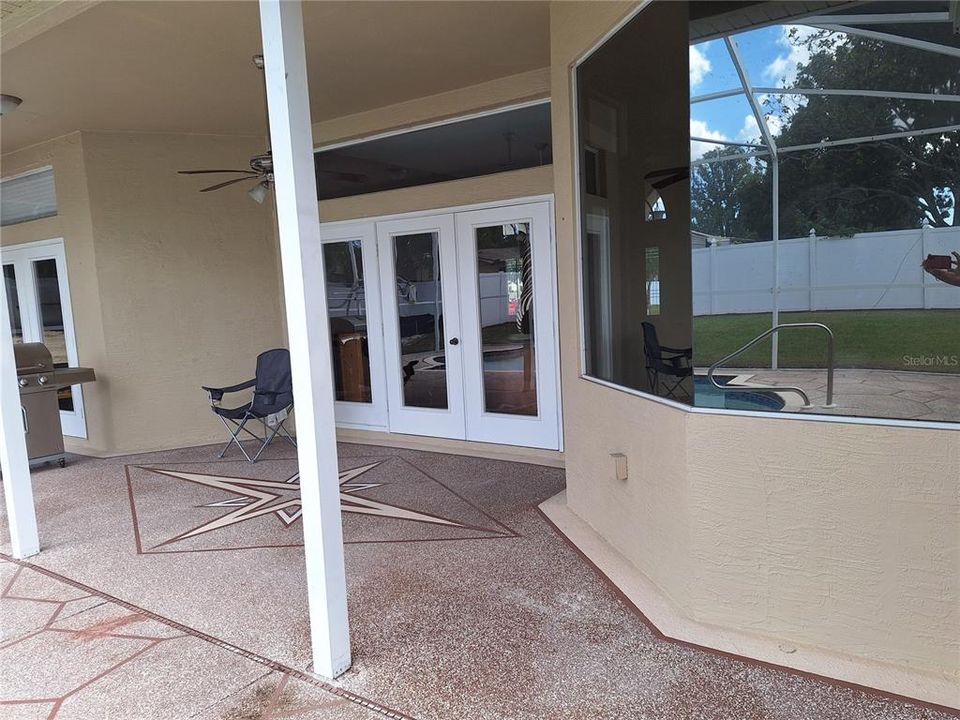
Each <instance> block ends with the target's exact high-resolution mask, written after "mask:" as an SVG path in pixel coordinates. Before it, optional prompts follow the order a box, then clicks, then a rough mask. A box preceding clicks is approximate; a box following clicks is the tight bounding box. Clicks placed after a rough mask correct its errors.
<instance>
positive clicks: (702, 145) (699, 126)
mask: <svg viewBox="0 0 960 720" xmlns="http://www.w3.org/2000/svg"><path fill="white" fill-rule="evenodd" d="M690 135H692V136H696V137H702V138H707V139H710V140H727V139H728V138H727V136H726V135H724V134H723V133H722V132H720V131H719V130H711V129H710V126H709V125H707V123H706V122H705V121H704V120H694V119H693V118H690ZM718 147H722V146H721V145H716V144H714V143H707V142H701V141H699V140H691V141H690V159H691V160H696V159H697V158H700V157H703V154H704V153H706V152H708V151H710V150H716V149H717V148H718Z"/></svg>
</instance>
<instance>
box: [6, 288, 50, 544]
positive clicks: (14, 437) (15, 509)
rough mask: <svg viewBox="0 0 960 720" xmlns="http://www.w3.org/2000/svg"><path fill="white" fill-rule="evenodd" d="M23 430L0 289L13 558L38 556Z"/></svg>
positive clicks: (8, 488) (7, 495) (11, 339)
mask: <svg viewBox="0 0 960 720" xmlns="http://www.w3.org/2000/svg"><path fill="white" fill-rule="evenodd" d="M23 430H24V428H23V414H22V411H21V409H20V393H19V391H18V389H17V363H16V360H15V359H14V357H13V333H12V332H11V330H10V310H9V308H8V307H7V291H6V288H0V472H2V474H3V497H4V502H5V503H6V508H7V523H8V524H9V526H10V549H11V552H12V553H13V556H14V557H15V558H26V557H30V556H31V555H36V554H37V553H38V552H40V536H39V535H38V534H37V513H36V510H35V508H34V506H33V483H32V482H31V480H30V462H29V461H28V460H27V443H26V440H25V438H24V435H23Z"/></svg>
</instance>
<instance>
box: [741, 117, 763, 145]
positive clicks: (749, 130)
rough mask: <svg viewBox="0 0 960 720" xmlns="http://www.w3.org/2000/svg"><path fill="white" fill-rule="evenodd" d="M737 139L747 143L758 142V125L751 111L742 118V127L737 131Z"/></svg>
mask: <svg viewBox="0 0 960 720" xmlns="http://www.w3.org/2000/svg"><path fill="white" fill-rule="evenodd" d="M737 140H738V141H740V142H748V143H759V142H760V126H759V125H757V118H756V117H754V115H753V114H752V113H751V114H750V115H746V116H745V117H744V118H743V127H742V128H740V132H738V133H737Z"/></svg>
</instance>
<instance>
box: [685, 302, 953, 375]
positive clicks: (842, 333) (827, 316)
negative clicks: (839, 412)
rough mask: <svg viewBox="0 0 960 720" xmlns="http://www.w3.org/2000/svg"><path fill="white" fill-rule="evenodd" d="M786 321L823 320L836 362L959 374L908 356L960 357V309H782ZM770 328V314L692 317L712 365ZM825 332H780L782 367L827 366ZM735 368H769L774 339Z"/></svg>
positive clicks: (697, 359)
mask: <svg viewBox="0 0 960 720" xmlns="http://www.w3.org/2000/svg"><path fill="white" fill-rule="evenodd" d="M780 322H781V323H790V322H819V323H823V324H824V325H826V326H828V327H829V328H830V329H831V330H833V334H834V335H835V336H836V355H837V357H836V366H837V367H840V368H876V369H883V370H924V371H927V372H945V373H960V366H958V365H956V364H954V365H950V364H946V365H945V364H936V363H934V364H932V365H927V364H925V365H923V366H918V365H910V364H909V362H908V361H907V360H905V357H904V356H909V357H943V356H947V357H951V356H952V357H954V358H957V361H956V362H960V310H853V311H848V310H820V311H816V312H789V313H780ZM769 327H770V314H769V313H758V314H751V315H705V316H701V317H696V318H694V320H693V353H694V363H695V364H696V365H697V366H708V365H710V364H712V363H714V362H716V361H717V360H719V359H720V358H721V357H723V356H724V355H726V354H727V353H731V352H733V351H734V350H736V349H737V348H738V347H740V346H741V345H743V344H744V343H746V342H748V341H749V340H750V339H751V338H754V337H756V336H757V335H759V334H760V333H762V332H763V331H764V330H766V329H768V328H769ZM825 364H826V341H825V334H824V333H822V332H820V331H817V330H782V331H781V332H780V367H784V368H806V367H814V368H819V367H825ZM729 366H730V367H769V366H770V340H769V339H767V340H764V341H763V342H762V343H759V344H757V345H755V346H754V347H752V348H750V350H748V351H747V352H745V353H744V354H743V355H740V356H739V357H737V358H735V359H734V360H732V361H731V362H730V365H729Z"/></svg>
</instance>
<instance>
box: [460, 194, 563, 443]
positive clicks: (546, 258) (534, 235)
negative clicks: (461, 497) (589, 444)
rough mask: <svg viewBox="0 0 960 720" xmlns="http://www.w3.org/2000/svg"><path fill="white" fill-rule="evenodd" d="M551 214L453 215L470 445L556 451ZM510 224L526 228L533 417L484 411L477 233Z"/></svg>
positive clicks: (537, 210)
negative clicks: (530, 267) (530, 282)
mask: <svg viewBox="0 0 960 720" xmlns="http://www.w3.org/2000/svg"><path fill="white" fill-rule="evenodd" d="M550 209H551V208H550V204H549V203H545V202H541V203H530V204H526V205H513V206H508V207H497V208H488V209H484V210H474V211H470V212H462V213H457V215H456V224H457V250H458V253H459V257H458V266H459V270H460V275H459V280H460V325H461V341H462V347H463V350H462V355H463V364H464V376H465V377H466V378H467V383H466V384H465V385H464V388H463V392H464V406H465V416H466V429H467V434H466V437H467V439H469V440H474V441H478V442H490V443H502V444H512V445H523V446H525V447H537V448H547V449H551V450H557V449H559V447H560V427H559V425H560V423H559V417H560V413H559V398H558V390H557V383H556V378H557V359H556V351H555V346H556V341H557V323H556V307H555V305H554V281H553V277H554V272H553V249H552V245H553V242H552V235H553V234H552V232H551V223H550V216H551V213H550ZM511 223H529V226H530V251H531V260H532V262H533V276H532V279H533V290H534V293H533V303H534V304H533V346H534V366H535V368H534V373H535V377H536V394H537V414H536V415H511V414H506V413H496V412H487V411H486V410H485V408H484V405H485V398H484V368H483V362H484V361H483V347H482V345H483V341H482V335H481V333H482V328H481V307H480V287H479V277H478V274H477V241H476V232H475V230H476V229H477V228H480V227H488V226H491V225H508V224H511ZM474 379H478V380H479V381H474Z"/></svg>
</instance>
